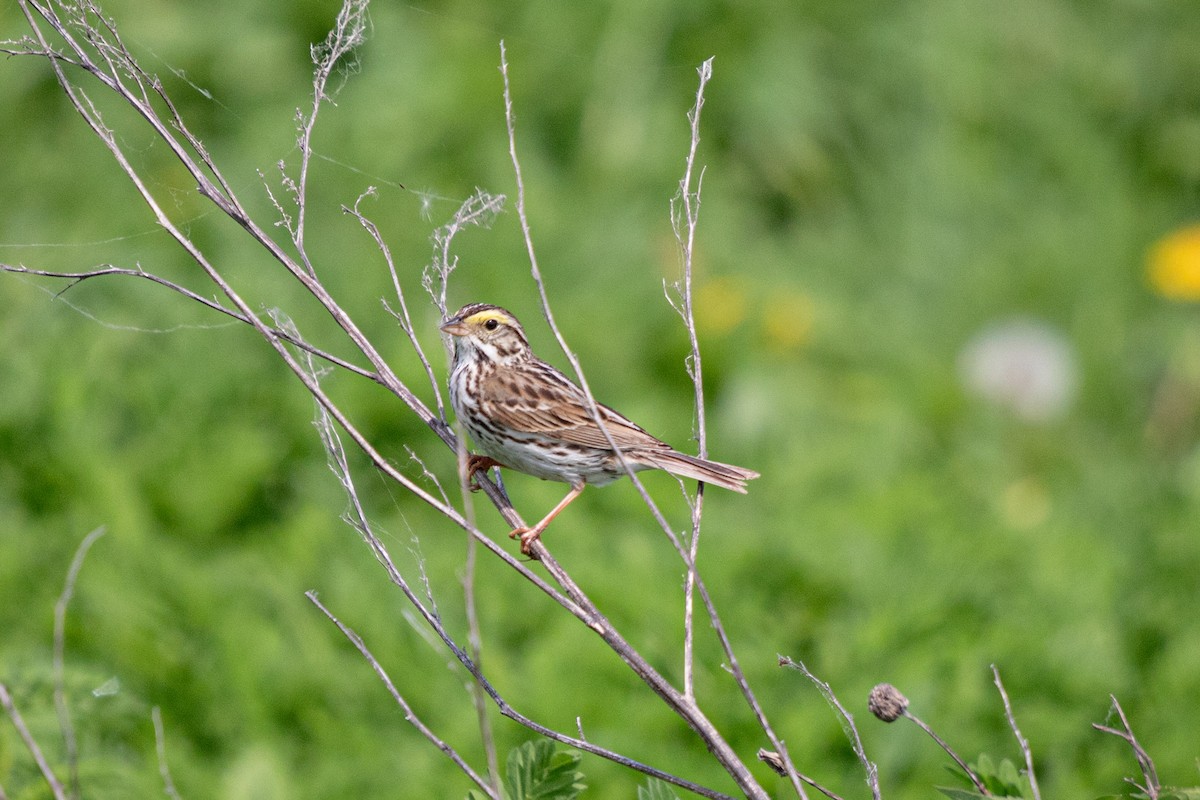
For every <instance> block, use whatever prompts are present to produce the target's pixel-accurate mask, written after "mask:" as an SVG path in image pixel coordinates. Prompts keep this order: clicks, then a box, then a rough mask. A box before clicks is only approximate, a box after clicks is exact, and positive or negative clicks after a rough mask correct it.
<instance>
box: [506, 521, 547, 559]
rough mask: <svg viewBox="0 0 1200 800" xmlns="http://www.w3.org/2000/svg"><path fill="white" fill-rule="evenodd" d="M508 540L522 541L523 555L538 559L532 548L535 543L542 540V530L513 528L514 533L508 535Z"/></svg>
mask: <svg viewBox="0 0 1200 800" xmlns="http://www.w3.org/2000/svg"><path fill="white" fill-rule="evenodd" d="M508 538H510V539H520V540H521V555H523V556H528V557H529V558H534V559H536V558H537V556H535V555H534V554H533V551H532V550H531V549H530V548H532V547H533V543H534V542H536V541H538V540H539V539H541V538H542V529H541V528H513V530H512V532H511V533H509V534H508Z"/></svg>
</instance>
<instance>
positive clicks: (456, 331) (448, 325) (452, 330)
mask: <svg viewBox="0 0 1200 800" xmlns="http://www.w3.org/2000/svg"><path fill="white" fill-rule="evenodd" d="M441 331H442V333H448V334H450V335H451V336H466V335H467V326H466V325H463V323H462V320H461V319H459V318H458V317H451V318H450V319H448V320H446V321H445V322H443V323H442V327H441Z"/></svg>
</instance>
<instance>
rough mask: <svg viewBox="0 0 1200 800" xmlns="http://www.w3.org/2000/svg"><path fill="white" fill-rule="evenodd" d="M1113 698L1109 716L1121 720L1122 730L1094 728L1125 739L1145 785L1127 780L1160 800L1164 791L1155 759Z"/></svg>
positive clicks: (1113, 697)
mask: <svg viewBox="0 0 1200 800" xmlns="http://www.w3.org/2000/svg"><path fill="white" fill-rule="evenodd" d="M1109 697H1110V698H1112V708H1111V709H1110V710H1109V716H1112V714H1113V712H1116V715H1117V717H1118V718H1120V720H1121V729H1117V728H1110V727H1108V726H1106V725H1099V724H1097V723H1095V722H1093V723H1092V727H1093V728H1095V729H1096V730H1098V731H1101V732H1102V733H1111V734H1112V735H1113V736H1116V737H1117V738H1118V739H1124V740H1125V742H1126V744H1128V745H1129V747H1130V748H1131V749H1132V750H1133V757H1134V758H1135V759H1137V762H1138V767H1139V768H1140V769H1141V770H1142V780H1143V781H1145V783H1144V784H1139V783H1137V782H1136V781H1134V780H1133V779H1132V778H1126V779H1125V780H1126V781H1128V782H1129V783H1130V784H1132V785H1133V786H1135V787H1137V788H1138V789H1140V790H1141V791H1142V792H1143V793H1145V794H1146V795H1147V796H1148V797H1149V798H1150V800H1158V797H1159V794H1160V792H1161V791H1162V784H1160V783H1159V782H1158V770H1157V769H1155V767H1154V759H1152V758H1150V754H1149V753H1147V752H1146V750H1145V748H1143V747H1142V745H1141V744H1140V743H1139V742H1138V740H1137V737H1136V736H1134V735H1133V728H1131V727H1130V726H1129V720H1128V719H1127V718H1126V717H1125V710H1124V709H1123V708H1121V704H1120V702H1118V701H1117V697H1116V695H1109Z"/></svg>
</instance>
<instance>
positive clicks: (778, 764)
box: [758, 747, 788, 778]
mask: <svg viewBox="0 0 1200 800" xmlns="http://www.w3.org/2000/svg"><path fill="white" fill-rule="evenodd" d="M758 760H759V761H761V762H763V763H764V764H766V765H767V766H768V767H770V768H771V769H773V770H775V771H776V772H778V773H779V774H780V775H783V776H784V777H785V778H786V777H787V774H788V773H787V767H786V766H785V765H784V763H783V758H782V757H781V756H780V755H779V753H776V752H775V751H774V750H768V749H766V748H765V747H760V748H759V749H758Z"/></svg>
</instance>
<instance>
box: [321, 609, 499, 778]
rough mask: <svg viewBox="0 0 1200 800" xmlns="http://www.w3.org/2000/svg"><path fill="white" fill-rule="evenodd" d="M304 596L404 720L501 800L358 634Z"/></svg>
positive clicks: (328, 611)
mask: <svg viewBox="0 0 1200 800" xmlns="http://www.w3.org/2000/svg"><path fill="white" fill-rule="evenodd" d="M304 596H305V597H307V598H308V599H309V600H311V601H312V604H313V605H315V606H316V607H317V608H319V609H320V610H321V613H322V614H324V615H325V616H326V617H328V618H329V621H330V622H332V623H333V624H334V625H336V626H337V628H338V630H340V631H341V632H342V635H343V636H345V637H346V638H347V639H349V640H350V643H351V644H353V645H354V647H355V649H356V650H358V652H359V653H360V654H361V655H362V657H363V658H365V659H366V661H367V663H368V664H370V665H371V669H373V670H375V674H376V675H378V676H379V679H380V680H381V681H383V685H384V686H386V687H387V690H388V694H390V695H391V696H392V699H393V700H395V701H396V705H398V706H400V708H401V709H402V710H403V711H404V719H405V720H407V721H408V722H409V724H411V725H412V726H413V727H414V728H416V729H417V732H418V733H420V734H421V735H422V736H424V737H425V738H426V739H428V740H429V741H430V743H432V744H433V746H434V747H436V748H437V749H438V750H441V751H442V752H443V753H445V754H446V757H447V758H449V759H450V760H451V761H453V762H454V765H455V766H457V767H458V768H459V769H460V770H462V771H463V773H464V774H465V775H466V776H467V777H468V778H470V779H471V780H472V781H474V782H475V784H476V785H477V786H478V787H479V788H480V789H482V790H483V791H484V793H485V794H487V796H488V797H490V798H492V800H501V795H500V794H499V793H498V792H497V791H496V790H495V788H494V787H493V786H492V785H491V784H490V783H489V782H488V781H487V780H486V779H484V778H483V776H481V775H480V774H479V773H477V772H476V771H475V770H473V769H471V765H470V764H468V763H467V762H466V761H465V760H463V757H462V756H460V755H459V754H458V751H457V750H455V749H454V748H453V747H451V746H450V745H449V744H447V743H446V742H445V740H444V739H441V738H440V737H438V735H437V734H435V733H434V732H433V730H432V729H430V728H429V726H428V725H426V724H425V723H424V722H422V721H421V718H420V717H418V716H417V714H416V712H414V711H413V709H412V706H410V705H409V704H408V701H407V700H405V699H404V696H403V695H402V694H400V691H399V690H398V689H397V688H396V684H394V683H392V679H391V676H389V675H388V674H387V670H385V669H384V668H383V665H382V664H380V663H379V661H378V659H376V658H375V656H374V655H372V653H371V651H370V650H369V649H368V648H367V645H366V644H365V643H364V642H363V640H362V637H360V636H359V635H358V634H357V633H355V632H354V631H353V630H352V629H351V628H350V627H348V626H347V625H345V624H344V623H343V622H342V621H341V620H340V619H338V618H337V617H335V616H334V615H333V612H331V611H330V610H329V609H328V608H326V607H325V605H324V604H323V603H322V602H321V601H320V600H319V599H317V593H316V592H314V591H311V590H310V591H307V592H305V593H304Z"/></svg>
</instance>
